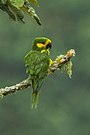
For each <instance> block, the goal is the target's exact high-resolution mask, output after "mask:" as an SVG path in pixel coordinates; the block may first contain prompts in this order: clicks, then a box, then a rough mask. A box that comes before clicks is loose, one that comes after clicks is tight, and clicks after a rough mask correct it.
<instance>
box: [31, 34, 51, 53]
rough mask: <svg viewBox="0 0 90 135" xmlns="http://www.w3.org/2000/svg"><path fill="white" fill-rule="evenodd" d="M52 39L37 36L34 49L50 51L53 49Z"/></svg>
mask: <svg viewBox="0 0 90 135" xmlns="http://www.w3.org/2000/svg"><path fill="white" fill-rule="evenodd" d="M51 46H52V45H51V40H50V39H48V38H45V37H37V38H35V39H34V41H33V47H32V49H33V50H36V51H41V52H42V51H47V50H48V51H49V49H51Z"/></svg>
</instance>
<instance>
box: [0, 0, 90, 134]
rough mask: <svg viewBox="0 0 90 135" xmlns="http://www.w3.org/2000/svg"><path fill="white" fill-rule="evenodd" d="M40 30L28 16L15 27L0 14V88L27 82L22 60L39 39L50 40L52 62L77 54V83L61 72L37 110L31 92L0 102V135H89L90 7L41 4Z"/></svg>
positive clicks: (55, 1)
mask: <svg viewBox="0 0 90 135" xmlns="http://www.w3.org/2000/svg"><path fill="white" fill-rule="evenodd" d="M39 3H40V8H36V11H37V13H38V14H39V16H40V17H41V20H42V26H41V27H40V26H38V24H36V22H35V21H34V20H33V19H32V18H30V17H29V16H28V15H26V17H25V19H26V24H25V25H24V24H21V23H14V22H13V21H11V20H10V19H9V18H8V16H7V15H6V14H5V13H4V12H2V11H1V10H0V87H5V86H10V85H13V84H16V83H18V82H20V81H21V80H23V79H25V78H27V75H26V73H25V67H24V60H23V58H24V56H25V55H26V54H27V53H28V51H29V50H30V49H31V44H32V40H33V39H34V38H35V37H37V36H46V37H49V38H50V39H52V42H53V47H52V52H51V57H52V59H55V57H56V56H57V55H59V54H64V53H66V51H67V50H69V49H71V48H74V49H75V50H76V54H77V55H76V57H74V58H73V59H72V60H73V77H72V79H69V78H68V76H67V75H66V74H61V73H60V72H59V71H58V72H56V73H54V74H53V75H51V76H50V77H48V79H47V80H46V82H45V83H44V85H43V87H42V95H41V98H40V102H39V106H38V109H36V110H31V89H27V90H25V91H22V92H18V93H16V94H13V95H9V96H6V97H5V98H4V99H3V100H0V135H47V134H49V135H90V60H89V58H90V47H89V46H90V1H89V0H84V1H82V0H52V1H48V2H47V1H46V0H39Z"/></svg>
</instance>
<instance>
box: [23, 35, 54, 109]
mask: <svg viewBox="0 0 90 135" xmlns="http://www.w3.org/2000/svg"><path fill="white" fill-rule="evenodd" d="M50 49H51V40H50V39H48V38H45V37H37V38H35V39H34V41H33V45H32V50H31V51H30V52H29V53H28V54H27V55H26V56H25V58H24V60H25V66H26V73H28V74H29V77H30V80H31V83H32V89H33V92H32V106H31V108H37V104H38V98H39V96H40V89H41V86H42V84H43V82H44V80H45V77H46V76H47V73H48V68H49V66H50V65H51V63H52V61H51V59H50Z"/></svg>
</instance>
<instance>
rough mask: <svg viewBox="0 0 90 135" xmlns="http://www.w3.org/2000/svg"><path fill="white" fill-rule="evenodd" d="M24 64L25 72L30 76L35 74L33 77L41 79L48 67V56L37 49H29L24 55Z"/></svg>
mask: <svg viewBox="0 0 90 135" xmlns="http://www.w3.org/2000/svg"><path fill="white" fill-rule="evenodd" d="M25 65H26V73H28V74H29V75H31V76H33V77H34V76H35V78H38V79H39V80H40V79H43V78H44V77H45V76H46V74H47V70H48V67H49V56H48V54H47V53H46V52H45V53H41V52H39V51H35V50H31V51H30V52H29V53H28V54H27V55H26V56H25Z"/></svg>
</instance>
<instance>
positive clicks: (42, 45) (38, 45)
mask: <svg viewBox="0 0 90 135" xmlns="http://www.w3.org/2000/svg"><path fill="white" fill-rule="evenodd" d="M45 46H46V45H44V44H41V43H37V47H39V48H41V47H45Z"/></svg>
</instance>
